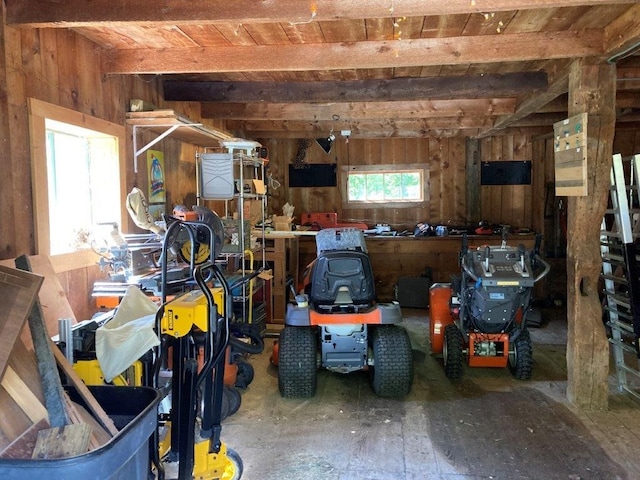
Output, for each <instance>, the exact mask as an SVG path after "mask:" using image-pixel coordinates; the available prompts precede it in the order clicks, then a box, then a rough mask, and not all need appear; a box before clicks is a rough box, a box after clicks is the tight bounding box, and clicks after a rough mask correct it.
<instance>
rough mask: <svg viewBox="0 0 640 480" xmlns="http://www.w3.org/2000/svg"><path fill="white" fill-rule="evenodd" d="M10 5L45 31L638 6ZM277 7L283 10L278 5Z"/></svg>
mask: <svg viewBox="0 0 640 480" xmlns="http://www.w3.org/2000/svg"><path fill="white" fill-rule="evenodd" d="M6 3H7V7H6V8H7V23H9V24H21V25H25V26H31V27H39V28H62V27H91V26H118V25H127V24H132V23H135V24H138V25H175V24H183V25H188V24H197V25H203V24H220V23H268V22H292V23H294V22H311V21H327V20H338V19H359V18H391V17H402V16H407V17H408V16H431V15H453V14H468V13H482V12H502V11H515V10H531V9H540V8H560V7H576V6H593V5H607V4H612V3H619V4H631V3H634V0H475V1H469V0H429V1H425V0H393V2H389V0H373V1H366V2H364V1H362V0H322V1H321V2H301V1H299V0H278V1H277V2H272V1H267V2H254V3H253V4H252V5H251V8H247V6H246V4H244V3H243V2H233V1H228V0H199V1H197V2H185V1H184V0H164V1H163V2H162V6H161V7H159V6H157V5H155V6H153V5H150V4H148V3H145V2H139V1H131V0H93V1H92V2H91V4H90V8H87V2H86V0H65V1H62V2H60V1H56V2H54V1H52V0H22V1H10V2H6ZM276 3H277V5H276Z"/></svg>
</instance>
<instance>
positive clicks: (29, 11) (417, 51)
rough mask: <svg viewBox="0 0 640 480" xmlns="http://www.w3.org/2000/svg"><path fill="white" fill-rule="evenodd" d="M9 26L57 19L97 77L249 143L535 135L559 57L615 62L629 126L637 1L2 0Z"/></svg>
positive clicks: (637, 70)
mask: <svg viewBox="0 0 640 480" xmlns="http://www.w3.org/2000/svg"><path fill="white" fill-rule="evenodd" d="M6 3H7V6H6V13H7V15H6V16H7V18H6V21H7V23H9V24H16V25H21V26H24V27H34V28H69V29H73V30H74V31H76V32H78V33H79V34H81V35H83V36H85V37H87V38H88V39H90V40H91V41H93V42H95V43H96V44H97V45H99V46H100V47H101V48H100V49H99V51H100V52H101V55H102V65H103V70H104V73H106V74H126V75H132V74H136V75H152V76H157V75H160V76H162V78H161V80H162V84H163V88H164V97H165V99H166V100H171V101H199V102H201V103H202V114H203V117H206V118H218V119H220V118H222V119H225V120H226V124H227V128H228V129H229V130H232V131H235V132H241V133H242V135H243V136H245V137H247V138H278V137H290V138H301V137H314V136H324V135H327V134H328V132H329V131H330V130H331V129H333V130H334V131H335V133H336V134H340V132H341V131H342V130H349V131H350V132H351V136H352V137H353V138H373V137H416V136H449V135H465V136H472V137H483V136H487V135H491V134H499V133H510V132H514V131H518V132H525V133H526V132H531V133H545V132H550V131H552V126H553V123H554V122H557V121H559V120H561V119H563V118H565V117H566V114H567V113H566V112H567V95H566V93H567V89H568V71H569V69H568V66H569V65H570V64H571V62H572V60H573V59H576V58H581V57H586V58H589V59H592V60H593V61H595V62H607V61H608V62H610V63H615V64H616V65H617V75H618V82H617V87H618V95H617V105H616V107H617V108H618V112H619V116H618V122H619V126H620V127H621V128H638V125H639V124H637V123H636V121H637V120H638V118H639V117H638V115H637V112H640V56H638V53H639V52H640V4H639V3H638V1H637V0H384V1H382V0H377V1H362V0H316V1H299V0H271V1H268V0H265V1H256V0H250V1H239V0H231V1H230V0H227V1H218V0H215V1H214V0H199V1H197V2H186V1H184V0H164V1H162V2H160V3H148V2H139V1H136V0H93V1H91V2H86V1H85V0H66V1H59V0H14V1H11V2H6Z"/></svg>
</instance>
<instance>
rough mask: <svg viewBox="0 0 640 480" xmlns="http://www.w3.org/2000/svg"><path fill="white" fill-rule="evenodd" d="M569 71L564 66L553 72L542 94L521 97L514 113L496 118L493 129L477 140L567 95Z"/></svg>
mask: <svg viewBox="0 0 640 480" xmlns="http://www.w3.org/2000/svg"><path fill="white" fill-rule="evenodd" d="M569 71H570V66H565V67H564V68H562V69H560V70H558V71H557V72H555V74H554V77H553V78H552V79H550V84H549V87H548V88H547V89H546V90H545V91H544V92H536V93H529V94H527V95H525V96H523V97H522V98H521V99H519V102H518V105H517V106H516V111H515V113H513V114H511V115H503V116H502V117H498V119H497V120H496V121H495V123H494V125H493V127H491V128H489V129H487V130H485V131H483V132H482V133H481V134H480V135H479V138H484V137H490V136H491V135H495V134H496V133H498V132H499V131H500V130H502V129H504V128H506V127H508V126H510V125H511V124H513V123H515V122H517V121H519V120H522V119H523V118H525V117H528V116H529V115H531V114H533V113H535V112H537V111H539V110H540V109H541V108H543V107H544V106H545V105H547V104H549V103H550V102H552V101H554V100H555V99H556V98H558V97H559V96H561V95H563V94H565V93H567V91H568V89H569Z"/></svg>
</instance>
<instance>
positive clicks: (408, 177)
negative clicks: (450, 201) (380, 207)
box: [347, 170, 424, 202]
mask: <svg viewBox="0 0 640 480" xmlns="http://www.w3.org/2000/svg"><path fill="white" fill-rule="evenodd" d="M347 191H348V198H349V202H419V201H422V200H423V191H424V189H423V178H422V171H421V170H403V171H393V172H387V171H383V172H380V171H377V172H366V173H361V172H356V173H349V177H348V190H347Z"/></svg>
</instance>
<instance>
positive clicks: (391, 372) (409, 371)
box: [369, 325, 413, 398]
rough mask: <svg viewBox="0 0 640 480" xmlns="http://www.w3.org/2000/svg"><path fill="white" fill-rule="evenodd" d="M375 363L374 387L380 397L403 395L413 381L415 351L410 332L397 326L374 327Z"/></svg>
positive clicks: (371, 373)
mask: <svg viewBox="0 0 640 480" xmlns="http://www.w3.org/2000/svg"><path fill="white" fill-rule="evenodd" d="M370 331H371V349H372V350H373V361H374V362H373V363H374V366H373V367H371V368H370V370H369V372H370V380H371V387H372V388H373V391H374V393H375V394H376V395H378V396H380V397H393V398H397V397H404V396H406V395H407V394H408V393H409V391H410V390H411V385H412V383H413V352H412V350H411V340H410V339H409V335H408V334H407V331H406V330H405V329H404V328H402V327H400V326H398V325H381V326H377V327H371V328H370Z"/></svg>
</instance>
